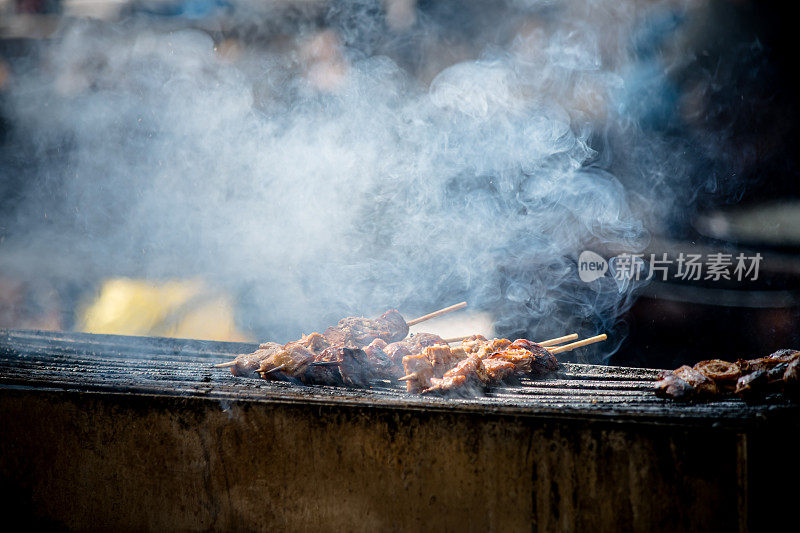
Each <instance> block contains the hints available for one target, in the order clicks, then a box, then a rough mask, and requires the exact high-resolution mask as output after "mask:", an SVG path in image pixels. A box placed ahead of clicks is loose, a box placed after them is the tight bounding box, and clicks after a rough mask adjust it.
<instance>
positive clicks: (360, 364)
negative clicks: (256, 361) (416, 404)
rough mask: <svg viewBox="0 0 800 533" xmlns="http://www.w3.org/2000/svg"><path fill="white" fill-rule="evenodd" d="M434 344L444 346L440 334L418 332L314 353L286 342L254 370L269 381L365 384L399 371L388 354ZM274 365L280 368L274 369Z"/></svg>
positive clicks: (400, 368)
mask: <svg viewBox="0 0 800 533" xmlns="http://www.w3.org/2000/svg"><path fill="white" fill-rule="evenodd" d="M290 344H291V343H290ZM437 344H438V345H444V341H443V340H442V338H441V337H439V336H437V335H433V334H430V333H421V334H417V335H415V336H414V337H412V338H410V339H408V340H405V341H397V342H394V343H391V344H387V343H386V342H385V341H384V340H383V339H375V340H373V341H372V342H371V343H370V344H368V345H367V346H365V347H363V348H355V347H349V346H328V347H326V348H324V349H323V350H321V351H319V352H318V353H313V352H312V351H311V350H308V349H307V348H306V347H305V346H302V345H300V346H298V345H293V346H290V345H287V347H286V348H285V349H284V350H280V351H276V352H274V353H272V354H270V355H269V356H268V357H266V358H265V359H263V360H262V361H261V362H260V366H259V367H258V370H257V371H256V372H257V373H259V374H261V376H262V377H263V378H265V379H269V380H273V381H295V382H299V383H304V384H308V385H348V386H354V387H366V386H368V385H369V384H370V383H374V382H376V381H380V380H383V381H390V380H395V379H397V378H398V377H400V376H401V375H402V374H403V368H402V366H401V365H400V364H399V363H397V362H395V360H394V359H393V358H392V357H391V356H390V355H389V354H390V353H392V354H395V355H397V354H400V353H405V352H406V351H407V350H410V349H415V347H416V349H421V348H422V347H423V346H431V345H437ZM445 346H446V345H445ZM277 368H280V371H276V369H277Z"/></svg>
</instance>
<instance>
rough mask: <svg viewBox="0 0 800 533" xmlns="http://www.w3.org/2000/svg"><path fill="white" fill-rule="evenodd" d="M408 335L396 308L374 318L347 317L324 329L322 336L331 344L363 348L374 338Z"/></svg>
mask: <svg viewBox="0 0 800 533" xmlns="http://www.w3.org/2000/svg"><path fill="white" fill-rule="evenodd" d="M406 335H408V324H406V321H405V319H403V316H402V315H401V314H400V312H399V311H397V310H396V309H390V310H389V311H386V312H385V313H383V314H382V315H381V316H379V317H378V318H376V319H375V320H372V319H369V318H364V317H352V316H351V317H347V318H343V319H341V320H340V321H339V323H338V324H337V325H336V326H331V327H329V328H328V329H326V330H325V332H324V333H323V336H324V337H325V339H326V340H327V341H328V343H329V344H330V345H331V346H349V347H351V348H363V347H364V346H366V345H368V344H369V343H371V342H372V341H373V340H375V339H382V340H384V341H385V342H387V343H389V342H395V341H399V340H401V339H404V338H405V337H406Z"/></svg>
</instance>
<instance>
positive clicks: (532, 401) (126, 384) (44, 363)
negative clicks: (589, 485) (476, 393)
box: [0, 331, 798, 427]
mask: <svg viewBox="0 0 800 533" xmlns="http://www.w3.org/2000/svg"><path fill="white" fill-rule="evenodd" d="M255 348H256V345H255V344H249V343H231V342H211V341H198V340H184V339H163V338H150V337H128V336H117V335H90V334H81V333H50V332H35V331H5V332H0V387H6V388H8V387H14V388H19V387H24V388H38V389H59V390H70V391H80V392H103V393H138V394H156V395H190V396H200V397H207V398H218V399H220V400H247V401H267V402H293V403H296V402H307V403H326V404H331V403H336V404H342V403H343V404H357V405H372V406H377V407H387V408H402V409H446V410H451V411H467V412H491V413H501V414H510V415H522V416H546V417H567V418H575V417H580V418H591V419H603V420H615V421H630V420H633V421H637V422H651V423H661V424H664V423H666V424H681V425H685V424H692V423H700V424H704V425H705V424H709V423H711V424H714V425H716V426H720V425H722V426H732V427H742V426H752V425H758V424H760V423H763V422H765V421H766V419H767V418H776V417H793V416H796V415H797V412H798V405H797V404H795V403H792V402H790V401H787V400H785V399H782V398H773V399H770V401H769V403H768V404H761V405H748V404H746V403H744V402H742V401H740V400H738V399H727V400H724V401H719V402H714V403H707V404H695V405H680V404H675V403H673V402H670V401H666V400H661V399H659V398H657V397H656V396H655V395H654V394H653V392H652V386H653V381H654V380H655V376H656V375H657V373H658V371H656V370H650V369H637V368H625V367H611V366H598V365H580V364H564V365H563V370H562V371H561V372H559V373H557V374H555V375H553V376H551V377H548V378H544V379H541V380H532V379H525V378H523V379H521V380H520V381H519V382H518V383H516V384H513V385H508V386H502V387H496V388H493V389H492V390H490V391H488V392H487V393H486V394H485V395H484V396H482V397H479V398H470V399H460V398H437V397H421V396H417V395H411V394H407V393H406V392H405V391H404V388H403V386H402V385H401V384H398V383H390V382H380V383H377V384H375V385H374V386H373V387H371V388H369V389H351V388H344V387H329V386H302V385H296V384H292V383H282V382H267V381H264V380H261V379H248V378H237V377H234V376H232V375H231V374H230V372H229V371H228V370H227V369H215V368H213V367H212V365H213V364H214V363H218V362H220V361H224V360H227V359H230V358H231V357H232V356H234V355H236V354H239V353H248V352H251V351H253V350H254V349H255Z"/></svg>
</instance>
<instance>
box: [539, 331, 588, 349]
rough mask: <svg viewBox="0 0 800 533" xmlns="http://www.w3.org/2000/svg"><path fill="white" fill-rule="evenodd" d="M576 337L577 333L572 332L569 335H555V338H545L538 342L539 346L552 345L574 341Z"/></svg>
mask: <svg viewBox="0 0 800 533" xmlns="http://www.w3.org/2000/svg"><path fill="white" fill-rule="evenodd" d="M577 338H578V334H577V333H572V334H570V335H564V336H563V337H556V338H555V339H549V340H546V341H542V342H540V343H538V344H539V346H553V345H556V344H561V343H562V342H567V341H574V340H575V339H577Z"/></svg>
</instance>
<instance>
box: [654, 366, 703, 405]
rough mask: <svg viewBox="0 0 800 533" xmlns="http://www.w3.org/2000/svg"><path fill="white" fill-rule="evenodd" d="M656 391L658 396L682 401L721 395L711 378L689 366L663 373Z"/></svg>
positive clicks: (657, 383)
mask: <svg viewBox="0 0 800 533" xmlns="http://www.w3.org/2000/svg"><path fill="white" fill-rule="evenodd" d="M655 391H656V394H657V395H658V396H661V397H665V398H672V399H673V400H681V401H686V400H691V399H694V398H705V397H710V396H714V395H716V394H718V393H719V389H718V388H717V385H716V384H715V383H714V382H713V381H712V380H711V379H710V378H709V377H707V376H706V375H705V374H703V373H702V372H698V371H697V370H695V369H694V368H692V367H690V366H688V365H683V366H682V367H680V368H678V369H676V370H672V371H666V372H662V373H661V375H659V379H658V381H657V382H656V385H655Z"/></svg>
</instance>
